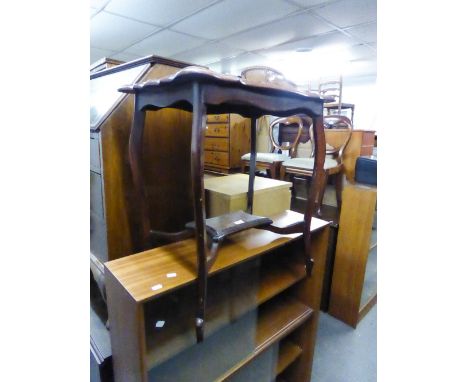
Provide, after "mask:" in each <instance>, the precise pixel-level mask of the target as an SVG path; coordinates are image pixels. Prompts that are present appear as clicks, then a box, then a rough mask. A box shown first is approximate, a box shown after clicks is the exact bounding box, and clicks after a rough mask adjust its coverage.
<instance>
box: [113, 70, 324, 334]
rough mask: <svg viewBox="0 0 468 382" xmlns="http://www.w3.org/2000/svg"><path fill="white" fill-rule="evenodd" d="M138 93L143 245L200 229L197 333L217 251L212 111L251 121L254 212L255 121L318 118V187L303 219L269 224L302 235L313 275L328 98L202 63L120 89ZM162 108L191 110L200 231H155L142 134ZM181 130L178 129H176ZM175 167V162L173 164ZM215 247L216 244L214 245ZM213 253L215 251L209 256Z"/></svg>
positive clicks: (134, 140) (136, 161)
mask: <svg viewBox="0 0 468 382" xmlns="http://www.w3.org/2000/svg"><path fill="white" fill-rule="evenodd" d="M119 91H121V92H123V93H132V94H135V108H134V114H133V126H132V130H131V134H130V140H129V155H130V166H131V169H132V176H133V182H134V185H135V189H136V193H137V195H138V196H139V198H138V206H137V210H138V213H139V215H140V218H141V222H142V225H141V227H140V231H139V232H140V235H139V238H140V246H141V249H145V248H149V247H151V241H152V239H153V238H158V237H159V238H164V239H167V240H169V241H179V240H182V239H185V238H188V237H191V236H193V232H195V238H196V243H197V245H196V248H197V259H198V261H197V266H198V278H197V287H198V297H197V299H198V309H197V315H196V320H195V322H196V327H197V337H198V338H199V340H202V338H203V323H204V316H205V310H206V290H207V275H208V271H209V267H210V266H211V265H212V264H213V255H212V251H211V250H210V249H209V247H208V237H207V231H206V223H205V220H206V216H205V200H204V181H203V171H204V160H203V159H204V158H203V147H204V128H205V126H206V116H207V114H225V113H236V114H240V115H241V116H243V117H245V118H249V119H250V120H251V139H250V145H251V147H250V152H251V157H250V174H249V187H248V194H247V195H248V196H247V209H248V212H249V213H251V212H252V203H253V189H254V179H255V162H256V128H255V127H256V120H257V119H258V118H260V117H261V116H263V115H276V116H279V117H283V116H284V117H286V116H291V115H296V114H305V115H306V116H309V117H310V118H312V120H313V125H314V128H313V135H314V142H315V158H316V160H315V165H314V175H313V186H312V187H311V188H310V190H309V197H308V204H307V209H306V211H305V215H304V220H303V221H302V222H300V224H295V225H294V226H290V227H275V226H274V225H271V226H269V227H268V229H269V230H271V231H272V232H277V233H295V232H296V233H302V234H303V240H304V247H305V251H304V256H305V262H306V271H307V274H308V275H310V274H311V270H312V263H313V261H312V257H311V251H310V224H311V219H312V216H313V215H314V214H315V213H316V211H317V201H318V197H319V194H320V190H321V189H322V188H323V187H324V186H325V172H324V162H325V137H324V130H323V102H324V100H323V99H322V98H320V97H319V96H318V95H316V94H309V93H307V94H306V93H303V92H301V91H298V90H291V89H284V88H282V87H279V86H278V85H275V84H274V83H246V82H244V81H243V80H241V79H240V78H239V77H236V76H231V75H223V74H219V73H216V72H213V71H210V70H208V69H205V68H201V67H188V68H184V69H182V70H180V71H178V72H177V73H175V74H173V75H171V76H167V77H164V78H161V79H158V80H151V81H147V82H145V83H142V84H133V85H129V86H124V87H122V88H120V89H119ZM163 108H176V109H181V110H185V111H191V112H192V143H191V175H192V195H193V203H194V209H193V211H194V220H195V230H194V231H193V230H184V231H179V232H175V233H167V232H155V231H152V230H151V227H150V222H149V216H148V204H147V200H146V191H145V186H144V181H143V172H142V155H143V150H142V148H143V133H144V125H145V116H146V112H147V111H149V110H160V109H163ZM174 134H177V131H174ZM168 165H170V164H168ZM212 248H213V247H212ZM210 253H211V255H210Z"/></svg>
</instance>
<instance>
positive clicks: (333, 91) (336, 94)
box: [319, 76, 343, 114]
mask: <svg viewBox="0 0 468 382" xmlns="http://www.w3.org/2000/svg"><path fill="white" fill-rule="evenodd" d="M342 93H343V78H342V77H341V76H340V78H339V79H338V80H332V81H324V82H321V83H320V84H319V95H320V96H321V97H328V98H330V97H331V98H333V99H334V102H335V103H338V114H341V103H342Z"/></svg>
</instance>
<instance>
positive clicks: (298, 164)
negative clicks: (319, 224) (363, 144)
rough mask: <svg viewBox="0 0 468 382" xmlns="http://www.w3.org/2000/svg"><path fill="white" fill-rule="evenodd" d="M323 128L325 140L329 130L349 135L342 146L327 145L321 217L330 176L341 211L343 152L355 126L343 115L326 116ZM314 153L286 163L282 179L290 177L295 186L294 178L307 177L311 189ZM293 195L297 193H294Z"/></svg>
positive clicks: (282, 166)
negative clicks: (308, 156)
mask: <svg viewBox="0 0 468 382" xmlns="http://www.w3.org/2000/svg"><path fill="white" fill-rule="evenodd" d="M323 126H324V129H325V139H326V136H327V129H346V130H347V131H348V134H346V135H345V139H344V140H343V141H342V143H341V144H339V145H336V146H332V145H329V144H326V157H325V164H324V169H325V181H324V182H323V183H324V184H323V185H321V190H320V192H319V196H318V198H319V199H318V203H319V206H320V207H319V215H320V208H321V206H322V201H323V195H324V193H325V188H326V184H327V179H328V177H330V176H333V177H334V183H335V191H336V202H337V205H338V208H339V209H341V200H342V197H341V195H342V191H343V177H344V171H343V170H344V168H343V162H342V156H343V151H344V150H345V148H346V146H347V144H348V142H349V140H350V138H351V134H352V131H353V124H352V123H351V121H350V120H349V118H348V117H345V116H342V115H326V116H324V117H323ZM312 129H313V126H312V124H311V125H310V128H309V130H310V132H309V136H310V139H311V140H312V139H313V138H312V137H313V133H312ZM314 160H315V158H314V153H313V152H312V153H311V157H310V158H291V159H288V160H287V161H284V162H283V163H282V165H281V169H280V178H281V179H283V180H284V179H286V177H288V176H289V177H290V178H291V181H292V182H293V185H294V178H295V177H305V178H306V180H307V185H308V187H310V184H309V183H310V179H311V177H312V175H313V168H314ZM293 195H295V193H294V192H293Z"/></svg>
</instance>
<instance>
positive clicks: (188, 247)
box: [105, 210, 329, 303]
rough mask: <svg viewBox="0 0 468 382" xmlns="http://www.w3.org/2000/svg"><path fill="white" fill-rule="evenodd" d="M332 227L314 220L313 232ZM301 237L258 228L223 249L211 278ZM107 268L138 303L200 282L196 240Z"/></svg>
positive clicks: (286, 219)
mask: <svg viewBox="0 0 468 382" xmlns="http://www.w3.org/2000/svg"><path fill="white" fill-rule="evenodd" d="M272 219H273V221H274V224H275V225H277V226H279V227H282V226H287V225H290V224H293V223H295V222H297V221H300V220H302V219H303V215H302V214H299V213H297V212H293V211H289V210H288V211H285V212H283V213H281V214H279V215H276V216H275V217H273V218H272ZM328 224H329V223H328V222H326V221H323V220H320V219H316V218H313V219H312V222H311V232H314V231H318V230H320V229H322V228H324V227H326V226H327V225H328ZM301 236H302V234H297V233H296V234H289V235H279V234H275V233H273V232H269V231H265V230H261V229H255V228H252V229H249V230H246V231H243V232H240V233H238V234H235V235H232V236H231V237H229V238H228V239H226V240H225V242H224V243H223V244H222V245H221V246H220V250H219V255H218V258H217V260H216V262H215V263H214V265H213V267H212V268H211V270H210V272H209V274H210V275H212V274H215V273H218V272H219V271H221V270H225V269H227V268H230V267H232V266H234V265H236V264H239V263H241V262H243V261H246V260H249V259H251V258H254V257H256V256H259V255H261V254H263V253H266V252H268V251H271V250H273V249H275V248H279V247H281V246H284V245H285V244H287V243H289V242H291V241H292V240H297V239H298V238H299V237H301ZM105 267H106V272H110V273H111V274H112V275H113V277H115V278H116V279H117V281H118V282H119V283H120V284H121V285H122V286H123V287H124V288H125V289H126V290H127V292H128V293H129V294H130V296H131V297H132V298H133V299H134V300H135V301H136V302H138V303H142V302H145V301H148V300H150V299H153V298H156V297H160V296H161V295H163V294H165V293H167V292H169V291H172V290H174V289H177V288H180V287H181V286H184V285H187V284H189V283H192V282H194V281H195V280H196V278H197V255H196V242H195V240H194V239H188V240H183V241H179V242H176V243H172V244H169V245H165V246H162V247H159V248H154V249H151V250H149V251H145V252H141V253H138V254H135V255H131V256H127V257H123V258H121V259H117V260H113V261H110V262H107V263H105ZM169 273H175V274H176V277H172V278H168V277H167V274H169ZM155 286H158V288H159V289H156V288H155Z"/></svg>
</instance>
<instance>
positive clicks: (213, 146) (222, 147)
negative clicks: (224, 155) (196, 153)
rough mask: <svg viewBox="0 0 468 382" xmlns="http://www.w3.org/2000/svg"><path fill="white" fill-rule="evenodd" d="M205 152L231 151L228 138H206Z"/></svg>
mask: <svg viewBox="0 0 468 382" xmlns="http://www.w3.org/2000/svg"><path fill="white" fill-rule="evenodd" d="M205 150H211V151H229V139H228V138H209V137H207V138H205Z"/></svg>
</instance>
